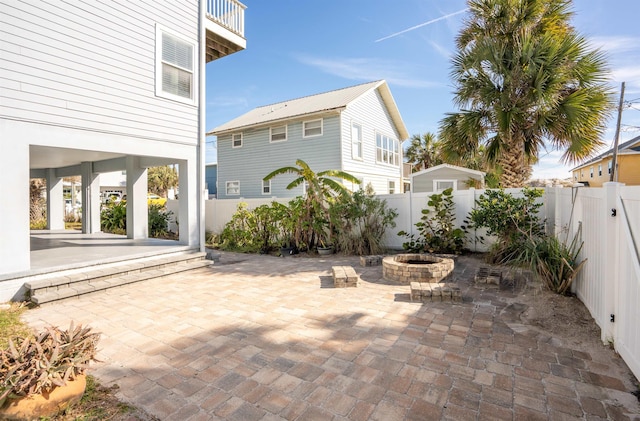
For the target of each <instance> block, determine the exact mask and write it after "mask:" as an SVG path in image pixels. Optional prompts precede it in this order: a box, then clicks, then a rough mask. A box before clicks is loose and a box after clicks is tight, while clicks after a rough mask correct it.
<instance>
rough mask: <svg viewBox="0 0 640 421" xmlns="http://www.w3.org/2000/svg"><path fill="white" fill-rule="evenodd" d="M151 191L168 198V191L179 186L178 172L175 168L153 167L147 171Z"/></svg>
mask: <svg viewBox="0 0 640 421" xmlns="http://www.w3.org/2000/svg"><path fill="white" fill-rule="evenodd" d="M147 180H148V181H147V182H148V188H149V191H150V192H152V193H155V194H157V195H158V196H162V197H164V198H165V199H166V198H167V191H168V190H169V189H172V188H174V187H176V186H177V185H178V172H177V171H176V169H175V168H174V167H173V166H171V167H170V166H168V165H164V166H160V167H151V168H149V169H148V170H147Z"/></svg>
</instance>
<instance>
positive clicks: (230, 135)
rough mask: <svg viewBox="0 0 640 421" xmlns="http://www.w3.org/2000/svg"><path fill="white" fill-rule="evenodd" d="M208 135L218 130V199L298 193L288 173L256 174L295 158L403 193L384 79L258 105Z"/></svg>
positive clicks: (396, 115) (401, 129)
mask: <svg viewBox="0 0 640 421" xmlns="http://www.w3.org/2000/svg"><path fill="white" fill-rule="evenodd" d="M207 135H215V136H217V145H218V195H217V197H218V198H219V199H227V198H240V197H242V198H259V197H262V198H268V197H295V196H297V195H301V194H303V191H304V190H303V189H304V187H303V186H301V187H299V188H298V189H295V190H287V189H286V186H287V185H288V184H289V183H290V182H291V181H292V180H293V176H289V175H281V176H278V177H275V178H273V179H272V180H270V181H267V182H264V181H263V178H264V177H265V176H266V175H267V174H269V173H270V172H272V171H273V170H275V169H278V168H281V167H284V166H295V161H296V160H297V159H302V160H303V161H305V162H306V163H307V164H309V166H310V167H311V169H312V170H314V171H315V172H319V171H324V170H329V169H337V170H342V171H346V172H348V173H350V174H352V175H354V176H356V177H358V178H359V179H360V180H362V186H365V185H367V184H369V183H370V184H371V185H372V186H373V188H374V190H375V191H376V193H378V194H389V193H403V174H402V158H403V157H402V147H401V145H402V142H403V141H404V140H405V139H406V138H407V137H408V133H407V129H406V128H405V125H404V123H403V121H402V118H401V116H400V112H399V111H398V107H397V106H396V103H395V101H394V99H393V96H392V95H391V91H390V90H389V86H388V85H387V83H386V82H385V81H384V80H381V81H375V82H369V83H364V84H361V85H356V86H351V87H348V88H344V89H338V90H335V91H331V92H325V93H321V94H317V95H311V96H306V97H303V98H298V99H292V100H288V101H283V102H278V103H275V104H271V105H265V106H262V107H258V108H255V109H253V110H251V111H249V112H248V113H246V114H244V115H241V116H240V117H237V118H235V119H233V120H231V121H229V122H227V123H225V124H223V125H221V126H219V127H216V128H215V129H213V130H211V131H210V132H208V133H207ZM347 187H348V188H350V189H352V190H355V189H357V188H358V185H355V186H354V185H351V183H347Z"/></svg>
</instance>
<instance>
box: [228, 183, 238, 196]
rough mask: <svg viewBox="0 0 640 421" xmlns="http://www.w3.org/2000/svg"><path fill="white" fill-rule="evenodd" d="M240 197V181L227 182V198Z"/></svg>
mask: <svg viewBox="0 0 640 421" xmlns="http://www.w3.org/2000/svg"><path fill="white" fill-rule="evenodd" d="M239 195H240V181H227V196H239Z"/></svg>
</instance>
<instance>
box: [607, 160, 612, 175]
mask: <svg viewBox="0 0 640 421" xmlns="http://www.w3.org/2000/svg"><path fill="white" fill-rule="evenodd" d="M612 166H613V161H609V164H608V165H607V167H608V171H609V174H611V167H612Z"/></svg>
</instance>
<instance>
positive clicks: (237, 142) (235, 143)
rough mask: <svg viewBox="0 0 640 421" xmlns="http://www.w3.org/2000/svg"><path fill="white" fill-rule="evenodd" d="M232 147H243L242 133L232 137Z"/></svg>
mask: <svg viewBox="0 0 640 421" xmlns="http://www.w3.org/2000/svg"><path fill="white" fill-rule="evenodd" d="M231 147H232V148H241V147H242V133H234V134H232V135H231Z"/></svg>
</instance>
